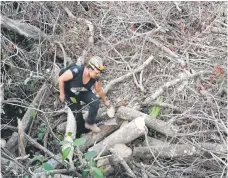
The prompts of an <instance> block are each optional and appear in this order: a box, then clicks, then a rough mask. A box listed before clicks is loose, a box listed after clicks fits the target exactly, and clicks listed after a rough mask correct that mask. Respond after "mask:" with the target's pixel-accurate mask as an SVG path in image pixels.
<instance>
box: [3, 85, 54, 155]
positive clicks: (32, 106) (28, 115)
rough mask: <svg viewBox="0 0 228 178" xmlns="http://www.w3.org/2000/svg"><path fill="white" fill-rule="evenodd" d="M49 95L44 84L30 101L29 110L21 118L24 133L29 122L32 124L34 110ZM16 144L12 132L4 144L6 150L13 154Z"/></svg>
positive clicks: (16, 141)
mask: <svg viewBox="0 0 228 178" xmlns="http://www.w3.org/2000/svg"><path fill="white" fill-rule="evenodd" d="M49 95H50V91H49V90H48V86H47V84H46V83H44V84H43V85H42V87H41V88H40V90H39V91H38V93H37V95H36V97H35V98H34V100H33V101H32V103H31V104H30V106H29V108H28V109H27V111H26V113H25V115H24V116H23V118H22V124H23V126H24V130H25V132H26V131H27V130H28V128H29V126H30V124H31V122H32V119H33V118H32V117H33V115H34V112H36V110H34V109H39V106H40V103H41V102H43V103H44V102H45V100H46V98H47V97H48V96H49ZM17 143H18V139H17V133H16V132H14V133H13V134H12V136H11V138H10V139H9V140H8V142H7V143H6V148H7V149H8V150H9V151H10V152H11V153H13V152H15V148H16V144H17Z"/></svg>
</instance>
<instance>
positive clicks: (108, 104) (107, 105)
mask: <svg viewBox="0 0 228 178" xmlns="http://www.w3.org/2000/svg"><path fill="white" fill-rule="evenodd" d="M104 105H105V106H106V107H107V108H109V107H110V106H111V102H110V101H109V100H106V101H105V102H104Z"/></svg>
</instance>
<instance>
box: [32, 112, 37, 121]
mask: <svg viewBox="0 0 228 178" xmlns="http://www.w3.org/2000/svg"><path fill="white" fill-rule="evenodd" d="M36 115H37V111H36V110H34V111H32V119H36Z"/></svg>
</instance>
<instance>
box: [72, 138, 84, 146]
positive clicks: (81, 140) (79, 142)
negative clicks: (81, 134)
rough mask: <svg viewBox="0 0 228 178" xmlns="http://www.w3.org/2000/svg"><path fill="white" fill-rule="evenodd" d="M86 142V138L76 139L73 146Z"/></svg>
mask: <svg viewBox="0 0 228 178" xmlns="http://www.w3.org/2000/svg"><path fill="white" fill-rule="evenodd" d="M85 142H86V139H85V138H79V139H75V140H74V142H73V146H81V145H84V144H85Z"/></svg>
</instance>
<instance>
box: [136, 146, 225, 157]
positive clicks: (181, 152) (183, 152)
mask: <svg viewBox="0 0 228 178" xmlns="http://www.w3.org/2000/svg"><path fill="white" fill-rule="evenodd" d="M201 147H202V148H204V149H206V150H207V151H204V150H203V149H201V148H196V147H195V146H192V145H190V144H171V145H165V146H161V145H158V146H151V147H150V148H151V150H152V151H153V153H154V155H155V156H158V157H162V158H178V157H186V156H191V157H193V156H199V155H202V154H203V153H204V152H209V151H212V152H215V153H220V154H226V153H227V150H226V147H225V146H224V145H221V144H212V143H203V144H201ZM133 156H135V157H140V158H147V159H150V158H153V155H152V154H151V153H150V150H149V148H148V147H136V148H134V150H133Z"/></svg>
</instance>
